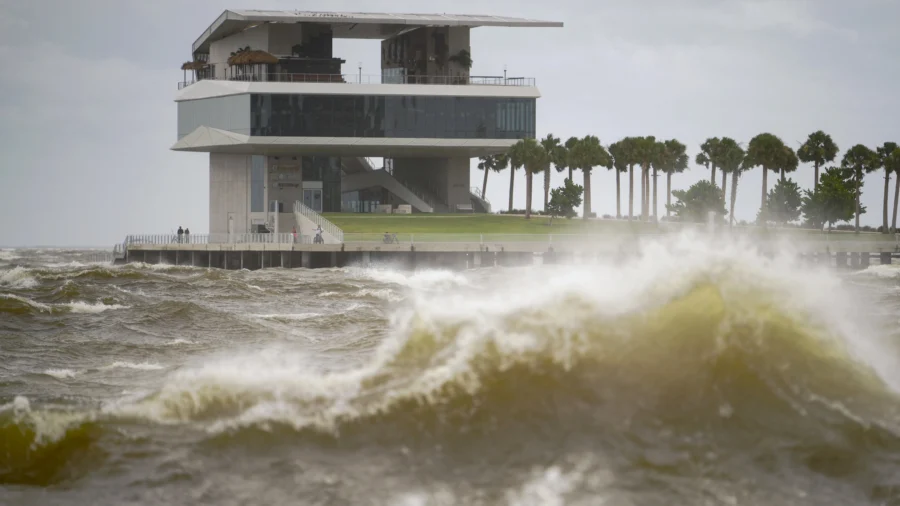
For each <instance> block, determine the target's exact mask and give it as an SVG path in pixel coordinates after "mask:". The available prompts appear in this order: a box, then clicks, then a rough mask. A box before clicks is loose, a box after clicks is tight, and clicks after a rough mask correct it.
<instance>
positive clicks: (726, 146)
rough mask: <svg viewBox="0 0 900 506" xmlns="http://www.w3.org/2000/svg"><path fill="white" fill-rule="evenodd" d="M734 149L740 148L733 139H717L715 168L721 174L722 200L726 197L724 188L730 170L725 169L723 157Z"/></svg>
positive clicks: (726, 184)
mask: <svg viewBox="0 0 900 506" xmlns="http://www.w3.org/2000/svg"><path fill="white" fill-rule="evenodd" d="M735 147H740V146H739V145H738V143H737V141H735V140H734V139H732V138H731V137H722V138H721V139H719V145H718V147H717V149H716V159H715V162H716V167H717V168H718V169H719V171H720V172H722V198H725V197H726V196H727V195H728V192H727V191H726V188H727V187H728V173H729V172H730V169H726V168H725V164H724V161H725V156H726V155H727V154H728V153H729V152H730V151H732V150H734V148H735Z"/></svg>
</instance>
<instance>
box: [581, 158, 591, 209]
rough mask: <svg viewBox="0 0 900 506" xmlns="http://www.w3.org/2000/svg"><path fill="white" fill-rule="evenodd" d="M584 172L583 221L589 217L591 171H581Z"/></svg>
mask: <svg viewBox="0 0 900 506" xmlns="http://www.w3.org/2000/svg"><path fill="white" fill-rule="evenodd" d="M581 170H582V171H583V172H584V219H588V216H590V215H591V169H581Z"/></svg>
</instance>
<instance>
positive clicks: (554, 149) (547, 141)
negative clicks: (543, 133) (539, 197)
mask: <svg viewBox="0 0 900 506" xmlns="http://www.w3.org/2000/svg"><path fill="white" fill-rule="evenodd" d="M541 147H543V148H544V151H546V153H547V155H548V157H549V161H550V163H551V164H553V165H556V167H557V169H558V168H559V164H560V161H563V163H565V162H564V159H565V155H564V154H563V153H562V150H561V149H560V148H561V147H562V146H560V144H559V138H558V137H554V136H553V134H547V137H544V139H543V140H541ZM548 202H550V170H549V167H548V170H545V171H544V211H546V210H547V203H548Z"/></svg>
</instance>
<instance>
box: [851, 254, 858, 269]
mask: <svg viewBox="0 0 900 506" xmlns="http://www.w3.org/2000/svg"><path fill="white" fill-rule="evenodd" d="M850 267H851V268H853V269H859V253H857V252H856V251H854V252H852V253H850Z"/></svg>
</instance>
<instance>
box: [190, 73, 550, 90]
mask: <svg viewBox="0 0 900 506" xmlns="http://www.w3.org/2000/svg"><path fill="white" fill-rule="evenodd" d="M210 79H214V80H220V81H245V82H254V83H344V84H442V85H474V86H534V85H535V79H534V78H533V77H503V76H383V75H380V74H379V75H368V74H286V73H267V74H255V73H248V74H243V75H228V76H227V77H213V78H210ZM195 82H197V80H190V81H182V82H179V83H178V89H179V90H180V89H183V88H185V87H187V86H190V85H192V84H194V83H195Z"/></svg>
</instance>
